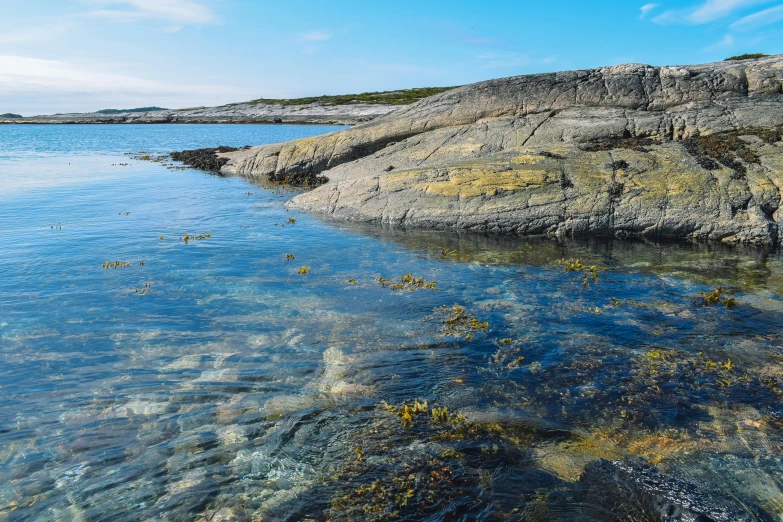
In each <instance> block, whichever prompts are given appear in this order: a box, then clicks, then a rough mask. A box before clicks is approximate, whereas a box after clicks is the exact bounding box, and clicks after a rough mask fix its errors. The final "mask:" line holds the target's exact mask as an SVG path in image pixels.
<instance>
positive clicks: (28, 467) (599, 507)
mask: <svg viewBox="0 0 783 522" xmlns="http://www.w3.org/2000/svg"><path fill="white" fill-rule="evenodd" d="M333 130H336V128H335V127H325V126H288V125H272V126H267V125H140V126H131V125H116V126H115V125H101V126H70V125H62V126H59V125H57V126H54V125H52V126H32V125H31V126H23V125H15V126H10V125H7V126H0V187H1V188H0V520H9V521H17V520H18V521H22V520H46V521H48V520H62V521H72V520H85V521H87V520H89V521H97V520H163V521H180V520H182V521H185V520H209V521H218V520H222V521H227V520H240V521H245V520H259V519H263V520H267V519H268V520H303V519H312V520H399V519H403V520H455V519H461V520H500V519H504V520H505V519H510V520H530V521H533V520H535V521H545V520H579V521H581V520H584V521H590V520H595V521H610V520H663V519H664V518H662V516H661V515H660V514H656V513H657V512H656V510H659V511H660V510H661V509H663V508H661V500H660V499H661V498H664V499H668V501H671V502H672V503H673V505H675V504H676V505H680V504H682V503H683V502H684V501H685V500H687V499H690V501H691V502H692V504H694V505H695V506H696V507H694V508H693V509H694V510H695V509H702V507H700V506H704V505H706V504H708V503H709V502H712V506H713V507H712V508H711V509H712V511H704V513H708V514H709V515H710V516H711V517H712V518H709V519H710V520H778V521H783V479H781V477H783V460H782V457H781V445H783V431H782V430H783V256H781V254H780V252H779V251H778V250H760V249H751V248H747V249H746V248H742V247H730V246H723V245H715V244H671V243H669V244H654V243H642V242H630V241H609V240H590V241H577V240H569V241H560V242H558V241H554V240H548V239H547V240H543V239H535V240H534V239H524V238H521V239H520V238H516V239H513V238H499V237H490V236H479V235H471V234H468V233H456V232H448V231H447V232H425V231H404V230H394V229H388V228H382V227H375V226H367V225H352V224H345V223H336V222H331V221H328V220H324V219H322V218H319V217H317V216H312V215H307V214H301V213H295V212H288V211H287V210H286V208H285V206H284V204H285V201H286V200H287V199H289V198H290V197H291V196H292V195H293V193H294V192H293V189H289V188H287V187H269V186H259V185H255V184H251V183H249V182H248V181H247V180H244V179H239V178H223V177H219V176H215V175H210V174H207V173H204V172H199V171H194V170H188V169H184V170H182V169H178V168H173V167H175V166H173V165H170V164H168V163H167V162H166V161H163V162H151V161H144V160H141V159H138V158H139V157H140V156H143V154H142V155H139V154H136V153H138V152H140V151H145V152H150V153H152V157H153V158H154V157H155V153H161V152H169V151H171V150H180V149H184V148H195V147H205V146H217V145H232V146H242V145H245V144H259V143H270V142H275V141H283V140H289V139H295V138H300V137H307V136H312V135H316V134H319V133H324V132H331V131H333ZM126 152H129V153H134V154H125V153H126ZM186 234H187V238H188V240H187V241H185V239H184V238H185V237H186ZM564 261H565V262H564ZM106 263H108V264H106ZM591 268H592V269H591ZM408 274H410V275H409V276H408V277H405V276H406V275H408ZM378 278H380V279H378ZM419 278H420V279H419ZM718 288H721V289H722V291H721V292H717V289H718ZM651 484H652V485H651ZM672 491H674V493H673V492H672ZM678 495H679V496H678ZM673 499H674V500H673ZM683 499H685V500H683ZM704 509H707V508H704ZM720 513H723V514H724V515H725V516H726V517H728V518H720V517H719V516H718V515H719V514H720ZM672 516H674V515H672ZM743 517H744V518H743ZM666 520H680V519H676V518H669V519H666ZM682 520H689V519H687V518H682ZM704 520H707V519H704Z"/></svg>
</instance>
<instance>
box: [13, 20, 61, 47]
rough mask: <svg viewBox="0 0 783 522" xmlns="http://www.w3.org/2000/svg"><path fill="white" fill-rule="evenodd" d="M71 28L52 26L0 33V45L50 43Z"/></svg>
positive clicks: (58, 25) (59, 25)
mask: <svg viewBox="0 0 783 522" xmlns="http://www.w3.org/2000/svg"><path fill="white" fill-rule="evenodd" d="M71 28H72V26H71V25H69V24H53V25H43V26H40V27H27V28H24V29H12V30H10V31H4V32H2V33H0V45H3V44H18V43H30V42H34V43H39V42H50V41H52V40H56V39H58V38H60V37H61V36H62V35H63V34H65V32H66V31H68V30H69V29H71Z"/></svg>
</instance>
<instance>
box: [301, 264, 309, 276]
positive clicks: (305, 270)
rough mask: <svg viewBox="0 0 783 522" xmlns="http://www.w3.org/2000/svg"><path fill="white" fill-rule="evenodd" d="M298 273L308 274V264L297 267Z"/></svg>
mask: <svg viewBox="0 0 783 522" xmlns="http://www.w3.org/2000/svg"><path fill="white" fill-rule="evenodd" d="M299 273H300V274H302V275H305V274H309V273H310V267H309V266H303V267H301V268H300V269H299Z"/></svg>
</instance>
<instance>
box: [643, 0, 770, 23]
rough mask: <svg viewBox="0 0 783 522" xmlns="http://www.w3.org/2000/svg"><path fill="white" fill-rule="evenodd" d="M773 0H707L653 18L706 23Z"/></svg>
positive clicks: (677, 21) (656, 19)
mask: <svg viewBox="0 0 783 522" xmlns="http://www.w3.org/2000/svg"><path fill="white" fill-rule="evenodd" d="M770 1H772V0H707V1H706V2H704V3H702V4H701V5H699V6H697V7H694V8H691V9H675V10H668V11H665V12H664V13H663V14H660V15H658V16H656V17H655V18H653V22H656V23H663V24H665V23H684V24H697V25H699V24H706V23H710V22H714V21H715V20H719V19H721V18H725V17H726V16H729V15H730V14H732V13H734V12H735V11H738V10H740V9H745V8H747V7H751V6H754V5H758V4H764V3H769V2H770Z"/></svg>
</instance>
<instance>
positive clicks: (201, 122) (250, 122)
mask: <svg viewBox="0 0 783 522" xmlns="http://www.w3.org/2000/svg"><path fill="white" fill-rule="evenodd" d="M368 121H369V120H368ZM358 123H362V122H360V121H355V122H349V121H332V120H325V121H318V120H312V121H297V120H293V121H282V122H280V121H268V120H247V121H215V120H191V121H45V120H44V121H42V120H25V121H0V125H205V124H206V125H334V126H337V127H339V126H346V125H349V126H352V125H357V124H358Z"/></svg>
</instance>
